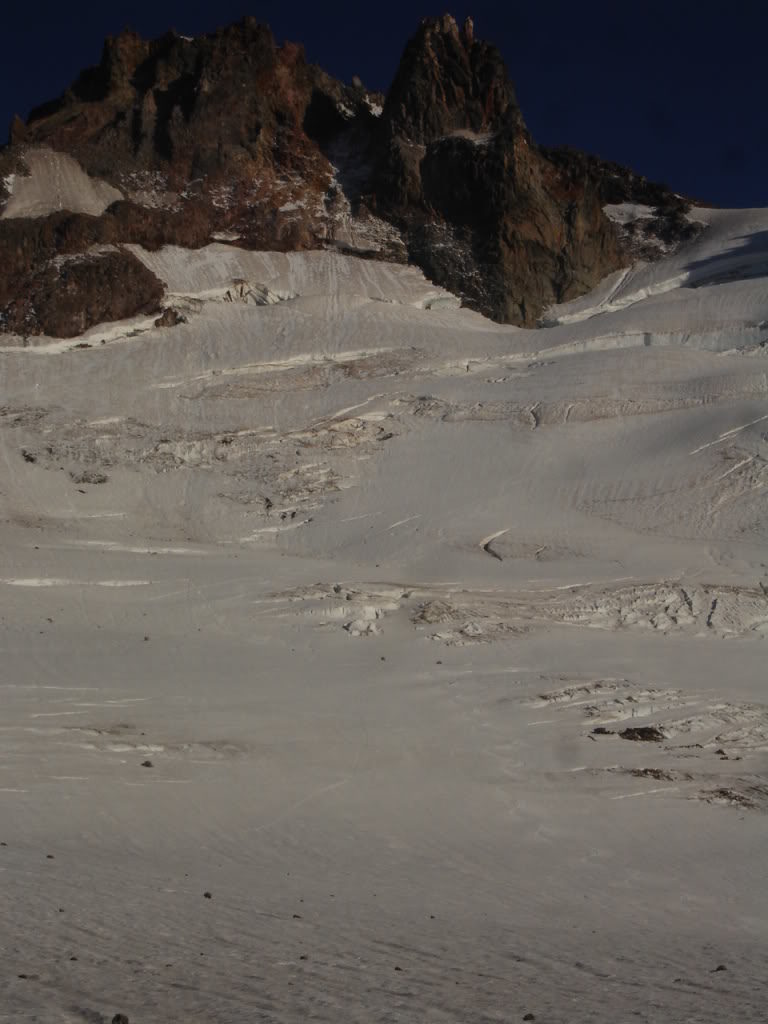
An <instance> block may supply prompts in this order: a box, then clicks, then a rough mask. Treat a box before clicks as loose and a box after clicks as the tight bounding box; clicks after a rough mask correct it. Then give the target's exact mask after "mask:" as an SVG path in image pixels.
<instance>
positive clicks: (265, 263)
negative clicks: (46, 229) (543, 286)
mask: <svg viewBox="0 0 768 1024" xmlns="http://www.w3.org/2000/svg"><path fill="white" fill-rule="evenodd" d="M67 173H68V172H67V169H66V167H64V166H63V165H61V166H59V165H56V166H53V165H43V164H41V165H40V167H36V168H34V169H33V175H32V177H31V179H29V180H28V181H26V182H22V180H21V179H19V180H18V181H17V182H16V183H15V185H14V191H13V197H12V202H14V203H17V204H23V206H24V209H26V210H34V209H35V208H36V207H35V203H36V199H35V195H36V193H35V191H34V189H35V181H36V179H37V177H38V176H40V175H44V174H45V175H52V174H53V175H60V176H61V182H62V184H61V189H62V190H64V189H65V188H71V189H73V190H76V189H81V186H82V183H78V182H73V181H71V180H70V179H67V176H66V175H67ZM68 181H69V184H67V182H68ZM46 188H48V185H46ZM81 191H82V189H81ZM86 199H87V202H88V203H90V204H91V205H92V206H93V209H94V210H95V209H96V208H97V207H98V205H99V204H100V203H102V202H107V201H108V200H109V197H107V196H101V195H93V196H89V197H86ZM84 201H85V200H84ZM9 207H10V204H9ZM84 208H85V207H84ZM636 214H637V211H634V212H632V211H630V212H627V211H624V213H619V214H618V215H619V216H627V217H630V216H635V215H636ZM699 215H700V217H701V218H702V219H703V218H704V217H706V218H707V220H708V227H707V228H706V230H705V231H704V232H703V233H702V234H701V235H700V236H699V237H698V238H697V239H696V241H695V242H694V243H692V244H691V245H690V246H688V247H687V248H685V249H682V250H681V251H680V252H678V253H677V254H675V255H674V256H671V257H669V258H668V259H666V260H663V261H661V262H659V263H656V264H653V265H638V266H635V267H633V268H631V269H628V270H627V271H626V272H622V273H620V274H617V275H614V276H613V277H612V278H610V279H608V280H607V281H605V282H603V284H602V285H601V286H600V287H599V288H598V289H596V290H595V291H594V292H593V293H592V294H590V295H588V296H585V297H583V298H582V299H579V300H577V301H575V302H572V303H568V304H567V305H565V306H562V307H558V308H555V309H553V310H550V311H549V313H548V315H547V322H548V323H549V324H550V326H549V327H547V328H545V329H541V330H537V331H525V330H521V329H516V328H511V327H504V326H499V325H496V324H494V323H491V322H490V321H488V320H486V319H484V318H483V317H481V316H480V315H478V314H476V313H472V312H470V311H468V310H466V309H460V308H458V304H457V302H456V300H454V299H453V297H452V296H450V295H449V294H448V293H447V292H444V291H442V290H441V289H439V288H437V287H435V286H433V285H431V284H430V283H429V282H428V281H426V280H425V279H424V278H423V276H422V275H421V274H420V272H418V271H417V270H415V269H413V268H408V267H401V266H395V265H389V264H384V263H377V262H374V261H370V260H357V259H354V258H352V257H349V256H343V255H340V254H336V253H332V252H322V253H294V254H271V253H251V252H244V251H241V250H238V249H235V248H233V247H231V246H227V245H222V244H217V245H212V246H209V247H207V248H206V249H204V250H201V251H197V252H188V251H184V250H179V249H164V250H161V251H160V252H157V253H146V252H144V251H143V250H140V249H134V251H135V252H136V253H137V255H139V256H140V258H141V259H143V260H144V261H145V262H146V264H147V266H149V267H150V269H152V270H153V272H154V273H156V274H157V275H158V276H159V277H160V278H161V279H162V280H163V281H164V282H165V284H166V287H167V291H168V304H169V305H172V306H174V307H175V308H176V309H177V310H179V311H180V312H181V313H182V314H183V315H184V316H185V317H186V320H187V322H186V323H183V324H180V325H179V326H176V327H173V328H165V329H159V328H155V327H154V326H153V321H152V318H148V319H145V320H141V321H135V322H131V323H120V324H112V325H107V326H102V327H99V328H94V329H92V330H91V331H89V332H88V334H87V335H84V336H83V337H82V338H77V339H72V340H69V341H66V342H60V341H55V340H53V339H41V340H40V343H39V344H36V345H32V346H30V347H29V348H24V347H22V346H21V344H20V343H19V344H6V345H5V347H4V348H3V350H2V351H0V389H1V394H0V459H1V460H2V466H3V475H2V485H0V510H1V511H0V543H1V544H2V551H3V564H2V567H1V568H0V618H1V621H2V639H1V643H2V657H3V671H2V676H1V677H0V700H2V719H1V720H0V841H2V843H3V845H2V846H0V879H2V900H3V910H2V920H3V954H4V955H3V962H4V965H5V968H4V971H3V973H2V976H1V977H0V1021H9V1022H10V1021H13V1022H14V1024H16V1022H21V1021H30V1022H31V1021H37V1022H43V1024H54V1022H69V1024H77V1022H82V1021H85V1022H102V1021H110V1020H111V1019H112V1015H113V1014H116V1013H125V1014H127V1015H128V1016H129V1018H130V1020H131V1024H134V1022H138V1024H141V1022H147V1024H149V1022H159V1021H182V1020H187V1021H196V1022H197V1021H199V1022H200V1024H203V1022H205V1024H213V1022H216V1024H218V1022H238V1024H239V1022H251V1021H256V1020H259V1021H275V1022H277V1021H281V1022H286V1021H289V1022H290V1021H297V1022H298V1021H304V1020H307V1019H312V1020H314V1021H322V1022H325V1021H327V1022H339V1021H359V1022H366V1024H372V1022H381V1024H383V1022H392V1021H404V1022H406V1021H407V1022H411V1021H413V1022H417V1021H418V1022H422V1021H430V1022H435V1024H437V1022H445V1024H449V1022H455V1024H469V1022H472V1024H475V1022H478V1024H479V1022H500V1024H501V1022H504V1024H507V1022H509V1021H514V1020H521V1019H525V1018H526V1015H529V1014H533V1015H534V1017H535V1019H536V1021H539V1022H542V1024H576V1022H587V1021H589V1022H593V1024H616V1022H623V1021H629V1020H637V1021H641V1022H642V1021H647V1022H649V1024H651V1022H653V1024H658V1022H664V1024H683V1022H696V1024H708V1022H712V1024H714V1022H717V1024H722V1022H724V1021H739V1022H743V1024H747V1022H758V1021H760V1022H762V1021H764V1020H765V1004H766V999H765V983H766V980H767V978H766V968H765V954H764V951H765V948H766V941H767V940H768V877H767V876H768V858H766V856H765V850H766V843H767V842H768V673H767V672H766V652H767V651H768V646H766V645H767V644H768V515H767V514H766V496H767V494H768V211H760V210H751V211H735V212H728V211H697V216H699ZM19 342H20V339H19ZM527 1019H531V1018H527Z"/></svg>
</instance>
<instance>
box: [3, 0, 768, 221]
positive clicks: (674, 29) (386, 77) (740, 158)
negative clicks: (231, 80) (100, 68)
mask: <svg viewBox="0 0 768 1024" xmlns="http://www.w3.org/2000/svg"><path fill="white" fill-rule="evenodd" d="M445 10H450V11H451V12H452V13H453V14H455V15H456V17H457V18H463V17H464V16H465V15H466V14H472V16H473V17H474V20H475V33H476V35H477V36H479V37H481V38H484V39H488V40H489V41H491V42H493V43H495V44H496V45H497V46H498V47H499V48H500V50H501V51H502V53H503V55H504V57H505V59H506V61H507V65H508V68H509V71H510V75H511V77H512V80H513V81H514V83H515V85H516V87H517V93H518V98H519V100H520V104H521V106H522V109H523V114H524V115H525V118H526V120H527V122H528V126H529V128H530V129H531V132H532V133H533V136H534V138H535V139H536V141H537V142H540V143H543V144H547V145H556V144H561V143H569V144H571V145H574V146H578V147H579V148H582V149H586V150H588V151H590V152H593V153H597V154H599V155H600V156H603V157H606V158H608V159H613V160H617V161H619V162H620V163H625V164H627V165H629V166H630V167H633V168H634V169H635V170H637V171H640V172H641V173H643V174H646V175H648V176H649V177H651V178H655V179H659V180H662V181H665V182H667V183H668V184H669V185H671V186H672V187H673V188H675V189H677V190H678V191H680V192H686V193H688V194H690V195H693V196H697V197H701V198H702V199H706V200H710V201H712V202H714V203H716V204H719V205H721V206H768V175H767V174H766V167H767V166H768V118H767V117H766V105H767V103H768V45H767V44H766V40H768V4H766V3H765V2H759V0H734V2H729V3H721V4H717V5H714V4H710V5H707V4H706V2H698V3H692V2H687V0H667V3H661V2H656V0H649V2H647V3H634V4H628V3H625V4H622V3H621V0H618V2H617V0H613V2H611V3H603V2H594V3H589V2H587V3H586V4H577V3H573V2H569V3H566V2H560V0H548V2H542V0H537V2H535V3H534V2H525V3H524V2H518V3H514V2H511V3H488V2H477V3H474V4H470V5H466V4H461V5H459V4H454V5H453V6H451V4H450V3H449V2H448V0H446V3H445V5H444V6H443V5H442V4H441V5H440V6H439V7H434V6H432V4H431V0H424V2H423V3H418V2H416V3H414V2H408V3H402V2H398V0H393V2H391V3H381V2H379V3H370V2H369V3H366V2H358V3H354V4H353V3H335V4H322V3H313V4H310V3H299V2H287V0H283V2H277V3H255V2H253V3H247V2H244V0H240V2H236V3H231V2H229V0H219V2H217V3H197V2H194V0H186V2H163V0H156V2H154V3H147V2H145V0H134V2H132V3H131V2H128V3H124V2H122V0H114V2H104V0H102V2H101V3H98V4H96V3H77V2H76V0H73V2H69V3H66V2H61V0H60V2H58V3H48V2H39V3H36V2H28V3H26V4H24V3H14V4H13V5H12V6H10V9H9V7H8V6H6V8H5V11H4V13H3V15H2V19H1V21H0V24H2V29H3V33H2V34H3V54H2V61H0V137H5V128H6V127H7V125H8V124H9V123H10V118H11V116H12V115H13V113H14V112H18V113H20V114H22V116H25V115H26V114H27V113H28V111H29V110H30V108H31V107H33V106H35V105H36V104H38V103H41V102H43V101H44V100H47V99H51V98H52V97H54V96H56V95H58V94H59V93H60V92H61V91H62V90H63V89H64V88H65V87H66V86H67V85H68V84H69V83H70V82H71V81H72V79H73V78H74V77H75V76H76V74H77V72H78V71H79V70H80V69H81V68H82V67H84V66H87V65H89V64H94V63H96V62H97V61H98V59H99V55H100V52H101V45H102V41H103V38H104V36H105V35H108V34H113V33H116V32H118V31H120V29H121V28H123V27H124V26H126V25H130V26H131V27H132V28H134V29H136V30H137V31H139V32H141V33H142V34H143V35H147V36H153V35H159V34H161V33H162V32H163V31H165V30H166V29H167V28H171V27H173V28H175V29H176V30H177V31H179V32H182V33H184V34H187V35H194V34H196V33H198V32H202V31H209V30H212V29H214V28H216V27H217V26H219V25H223V24H226V23H228V22H230V21H234V20H237V19H238V18H239V17H241V16H242V15H243V14H253V15H254V16H256V17H257V18H259V19H260V20H263V21H266V22H267V23H269V24H270V25H271V26H272V29H273V31H274V32H275V35H276V36H277V37H278V39H279V40H283V39H293V40H296V41H299V42H303V43H304V44H305V45H306V49H307V55H308V57H309V59H310V60H312V61H314V62H316V63H318V64H321V65H322V66H323V67H325V69H326V70H327V71H329V72H331V73H332V74H334V75H336V76H337V77H340V78H342V79H345V80H349V79H350V78H351V76H352V75H353V74H359V75H360V77H361V78H362V79H363V81H364V82H365V84H366V85H367V86H368V87H369V88H372V89H373V88H377V89H385V88H386V87H387V85H388V84H389V82H390V80H391V78H392V75H393V74H394V71H395V68H396V66H397V62H398V59H399V56H400V53H401V51H402V48H403V45H404V43H405V41H406V39H407V38H408V36H409V35H411V34H412V32H413V31H414V29H415V27H416V25H417V24H418V20H419V18H420V17H421V16H422V15H424V14H441V13H443V12H444V11H445Z"/></svg>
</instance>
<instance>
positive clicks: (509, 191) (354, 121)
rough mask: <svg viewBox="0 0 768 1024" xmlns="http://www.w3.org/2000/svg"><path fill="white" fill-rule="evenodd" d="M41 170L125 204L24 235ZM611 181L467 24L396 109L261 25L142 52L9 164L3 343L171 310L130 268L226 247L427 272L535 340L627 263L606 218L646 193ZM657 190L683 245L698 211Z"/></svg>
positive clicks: (399, 79)
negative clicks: (539, 133) (532, 121)
mask: <svg viewBox="0 0 768 1024" xmlns="http://www.w3.org/2000/svg"><path fill="white" fill-rule="evenodd" d="M30 154H32V155H34V154H38V157H39V160H38V161H37V162H36V164H35V166H37V165H38V164H39V163H40V160H42V154H49V155H50V159H54V158H56V159H64V157H62V156H61V155H62V154H64V155H66V158H67V159H70V160H73V161H76V162H77V163H76V164H73V166H75V167H76V169H77V171H78V173H81V174H82V172H85V174H87V175H88V176H89V179H86V178H85V174H83V175H82V176H83V179H84V180H85V181H90V182H93V183H95V184H94V185H93V186H92V187H94V188H95V187H96V185H98V188H100V189H101V190H102V192H103V193H104V194H108V195H109V196H114V197H116V198H114V199H113V201H111V202H109V203H107V202H106V201H105V202H104V203H103V204H102V205H101V206H98V205H97V206H96V207H95V208H94V207H93V203H92V202H89V203H88V204H85V203H82V204H80V203H78V201H77V199H76V198H75V199H72V198H71V197H70V198H69V199H62V198H61V196H59V197H58V201H57V202H54V201H51V202H50V204H49V205H48V207H47V208H45V205H44V204H43V209H42V210H41V211H38V212H37V214H36V215H35V216H30V215H29V214H28V212H27V213H26V214H24V215H18V214H17V213H15V212H14V206H13V201H14V197H15V196H16V194H17V193H18V191H19V189H20V188H21V187H22V186H23V184H24V179H25V177H29V175H30V168H31V167H32V160H31V157H30ZM57 155H59V156H57ZM78 165H79V166H78ZM57 166H58V165H57ZM613 166H614V165H606V164H602V163H601V162H599V161H596V160H594V159H591V158H587V157H584V156H583V155H582V154H578V153H569V152H566V151H546V150H542V149H540V148H538V147H537V146H536V145H535V144H534V142H533V141H532V139H531V137H530V135H529V133H528V131H527V129H526V127H525V123H524V121H523V117H522V114H521V112H520V109H519V107H518V105H517V101H516V98H515V93H514V89H513V87H512V85H511V83H510V80H509V78H508V75H507V71H506V68H505V66H504V63H503V61H502V58H501V56H500V54H499V52H498V50H496V49H495V48H494V47H493V46H490V45H489V44H487V43H484V42H481V41H479V40H476V39H475V38H474V32H473V27H472V23H471V21H469V20H468V21H467V22H466V23H465V24H464V26H463V27H462V28H459V26H458V25H457V23H456V21H455V20H454V19H453V18H452V17H450V16H447V15H446V16H444V17H441V18H435V19H428V20H425V21H423V22H422V24H421V25H420V27H419V29H418V30H417V32H416V34H415V35H414V37H413V38H412V39H411V40H410V42H409V43H408V44H407V46H406V49H405V52H404V54H403V57H402V60H401V63H400V66H399V69H398V71H397V74H396V76H395V79H394V82H393V83H392V86H391V88H390V91H389V93H388V95H387V96H386V98H384V97H383V96H380V95H378V94H373V93H370V92H368V91H367V90H366V89H365V87H364V86H363V85H362V83H361V82H360V81H359V79H355V80H354V81H353V83H352V84H351V85H344V84H342V83H341V82H338V81H336V80H335V79H333V78H331V77H330V76H329V75H327V74H326V73H325V72H323V71H322V70H321V69H320V68H318V67H316V66H313V65H310V64H308V63H307V62H306V59H305V56H304V51H303V49H302V47H300V46H297V45H295V44H293V43H286V44H284V45H283V46H277V45H276V44H275V41H274V38H273V36H272V34H271V32H270V30H269V29H268V28H267V27H266V26H264V25H261V24H259V23H257V22H256V21H255V20H254V19H252V18H245V19H244V20H243V21H241V22H239V23H238V24H236V25H232V26H230V27H229V28H226V29H222V30H220V31H218V32H216V33H215V34H213V35H206V36H201V37H198V38H195V39H189V38H186V37H183V36H179V35H177V34H175V33H169V34H167V35H165V36H163V37H162V38H160V39H156V40H153V41H149V42H148V41H145V40H143V39H141V38H140V37H139V36H137V35H136V34H134V33H132V32H125V33H123V34H121V35H120V36H118V37H116V38H110V39H108V40H107V42H106V43H105V46H104V51H103V54H102V58H101V62H100V63H99V65H98V66H97V67H94V68H90V69H88V70H86V71H84V72H82V73H81V74H80V76H79V77H78V78H77V80H76V81H75V82H74V83H73V84H72V86H71V87H70V88H69V89H68V90H67V91H66V92H65V93H64V95H63V96H61V97H60V98H59V99H57V100H54V101H52V102H50V103H47V104H45V105H44V106H42V107H40V108H38V109H37V110H34V111H33V112H32V113H31V114H30V116H29V119H28V121H27V123H26V124H24V123H23V122H21V121H20V120H19V119H18V118H17V119H15V120H14V123H13V125H12V127H11V133H10V141H9V144H8V146H6V147H5V148H4V149H3V150H1V151H0V209H2V211H3V219H2V220H0V260H2V266H3V274H2V276H1V277H0V330H4V331H6V332H12V333H14V334H19V335H22V336H31V335H36V334H41V333H45V334H49V335H55V336H62V337H71V336H74V335H76V334H79V333H81V332H82V331H83V330H85V329H87V328H88V327H90V326H93V325H94V324H97V323H100V322H103V321H108V320H115V319H120V318H123V317H127V316H132V315H136V314H139V313H151V312H154V311H156V310H159V309H160V307H161V299H162V292H163V287H162V283H161V282H159V281H158V280H157V279H156V278H155V277H154V276H153V275H152V274H151V273H150V272H149V271H148V270H146V268H145V267H144V265H143V264H142V263H141V262H140V260H139V259H137V257H136V256H135V255H134V254H133V253H132V252H130V251H129V250H128V249H126V248H124V246H125V245H126V244H128V243H135V244H138V245H141V246H143V247H145V248H148V249H157V248H159V247H160V246H163V245H166V244H175V245H181V246H185V247H192V248H197V247H200V246H203V245H205V244H207V243H208V242H210V241H226V242H228V243H230V244H236V245H238V246H242V247H245V248H251V249H270V250H278V251H287V250H306V249H317V248H324V247H334V248H337V249H342V250H344V251H348V252H353V253H357V254H359V255H361V256H369V257H370V256H375V257H376V258H379V259H385V260H391V261H400V262H404V261H411V262H414V263H416V264H417V265H418V266H419V267H421V268H422V269H423V270H424V271H425V273H426V274H427V275H428V276H429V277H430V278H432V279H433V280H434V281H435V282H436V283H438V284H440V285H443V286H444V287H446V288H448V289H449V290H451V291H453V292H455V293H456V294H457V295H459V296H461V298H462V299H463V301H464V302H465V304H466V305H468V306H470V307H472V308H474V309H477V310H479V311H481V312H482V313H484V314H486V315H487V316H490V317H492V318H493V319H494V320H497V321H501V322H509V323H515V324H523V325H533V324H534V323H535V322H536V320H537V318H538V316H539V315H540V314H541V312H542V311H543V309H544V308H545V307H546V306H548V305H549V304H551V303H553V302H563V301H566V300H568V299H571V298H574V297H576V296H578V295H579V294H581V293H583V292H585V291H587V290H588V289H590V288H591V287H593V286H594V285H595V284H596V283H597V282H598V281H599V280H600V279H601V278H603V277H604V276H605V275H606V274H608V273H610V272H611V271H613V270H615V269H617V268H618V267H619V266H621V265H623V264H625V263H626V262H627V247H626V244H625V243H624V242H623V241H622V238H621V237H620V235H619V233H618V231H617V229H616V227H615V225H614V224H612V223H611V222H610V220H609V219H608V218H607V217H606V216H605V215H604V213H603V210H602V205H603V203H605V202H619V201H623V198H632V197H633V196H634V194H635V192H637V191H638V188H640V185H638V183H643V182H645V179H640V178H638V177H637V176H634V175H631V174H630V172H624V171H623V169H619V171H620V172H621V173H618V172H614V171H611V172H610V173H608V172H607V171H606V168H608V167H611V168H612V167H613ZM36 173H37V171H36V170H32V176H33V177H34V174H36ZM53 177H54V175H52V178H53ZM59 177H60V174H59ZM622 182H623V184H622ZM608 184H610V188H608ZM89 187H91V186H90V185H89ZM644 187H645V188H646V191H648V189H650V190H651V191H652V192H653V201H654V205H656V206H660V207H664V209H665V210H666V211H667V213H669V212H670V210H671V211H672V212H673V213H674V215H675V217H676V218H677V222H676V223H677V226H678V228H681V229H682V227H683V225H682V224H681V222H680V217H681V216H682V214H681V213H680V210H681V206H680V204H681V202H682V201H681V200H674V199H673V198H672V193H670V192H669V191H668V190H666V189H664V188H663V187H660V186H650V185H649V184H648V183H647V182H645V186H644ZM654 189H655V191H653V190H654ZM607 192H610V194H611V195H610V198H606V195H607ZM73 194H75V195H76V190H75V193H73ZM649 194H650V192H649ZM622 197H623V198H622ZM665 204H666V205H665ZM94 209H95V210H96V212H94ZM665 216H666V214H665ZM667 220H669V217H667ZM667 220H665V221H664V224H665V225H666V223H667ZM672 228H674V225H672ZM672 228H670V230H672Z"/></svg>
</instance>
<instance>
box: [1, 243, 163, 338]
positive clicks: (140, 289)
mask: <svg viewBox="0 0 768 1024" xmlns="http://www.w3.org/2000/svg"><path fill="white" fill-rule="evenodd" d="M163 291H164V288H163V285H162V283H161V282H160V281H158V279H157V278H156V277H155V275H154V274H152V273H151V271H149V270H147V268H146V267H145V266H144V264H143V263H142V262H141V261H140V260H138V259H137V258H136V257H135V256H134V255H133V254H132V253H129V252H125V251H118V252H107V253H89V254H86V255H81V256H74V257H71V258H69V259H66V258H65V259H64V260H58V261H55V262H50V263H48V264H46V265H45V266H44V267H42V268H41V269H40V270H38V271H36V272H34V273H32V274H31V275H29V276H28V277H27V278H26V279H25V282H24V288H23V289H19V290H18V291H17V294H16V295H15V296H14V298H12V299H11V300H10V302H8V303H7V304H6V306H5V308H4V309H3V311H2V315H3V318H4V320H5V323H6V330H9V331H12V332H13V333H14V334H19V335H22V336H24V337H28V336H30V335H35V334H47V335H51V336H53V337H57V338H73V337H75V336H76V335H78V334H82V333H83V331H87V330H88V328H89V327H93V326H95V325H96V324H100V323H104V322H105V321H111V320H123V319H125V318H127V317H132V316H137V315H138V314H140V313H145V314H149V313H154V312H156V311H157V310H159V308H160V300H161V298H162V296H163Z"/></svg>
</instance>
